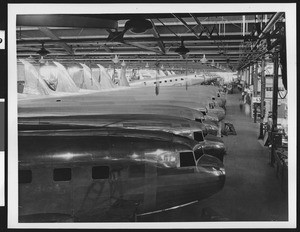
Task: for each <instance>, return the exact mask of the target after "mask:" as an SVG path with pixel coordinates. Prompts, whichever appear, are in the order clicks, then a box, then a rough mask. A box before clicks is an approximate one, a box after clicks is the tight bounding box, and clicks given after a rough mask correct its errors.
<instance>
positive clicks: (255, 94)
mask: <svg viewBox="0 0 300 232" xmlns="http://www.w3.org/2000/svg"><path fill="white" fill-rule="evenodd" d="M257 82H258V63H256V64H254V75H253V96H254V97H257V84H258V83H257Z"/></svg>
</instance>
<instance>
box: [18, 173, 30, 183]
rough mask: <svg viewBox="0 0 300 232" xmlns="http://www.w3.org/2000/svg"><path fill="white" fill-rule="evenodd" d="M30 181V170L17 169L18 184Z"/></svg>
mask: <svg viewBox="0 0 300 232" xmlns="http://www.w3.org/2000/svg"><path fill="white" fill-rule="evenodd" d="M31 181H32V172H31V170H19V184H28V183H31Z"/></svg>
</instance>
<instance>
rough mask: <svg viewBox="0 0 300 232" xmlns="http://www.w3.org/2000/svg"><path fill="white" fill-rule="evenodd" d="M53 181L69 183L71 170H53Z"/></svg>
mask: <svg viewBox="0 0 300 232" xmlns="http://www.w3.org/2000/svg"><path fill="white" fill-rule="evenodd" d="M53 180H54V181H69V180H71V168H55V169H54V170H53Z"/></svg>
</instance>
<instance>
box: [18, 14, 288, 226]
mask: <svg viewBox="0 0 300 232" xmlns="http://www.w3.org/2000/svg"><path fill="white" fill-rule="evenodd" d="M16 29H17V31H16V38H17V41H16V45H17V54H16V55H17V61H18V62H17V85H18V88H17V90H18V130H19V137H18V141H19V147H18V149H19V221H20V222H73V221H76V222H90V221H93V222H95V221H96V222H103V221H116V222H118V221H130V222H134V221H140V222H144V221H154V222H163V221H167V222H180V221H182V222H185V221H196V222H201V221H286V220H288V175H287V173H288V136H287V132H288V122H287V96H288V95H287V70H286V34H285V13H284V12H242V13H193V12H191V13H176V12H174V13H164V14H162V13H159V14H157V13H155V12H154V13H153V14H137V13H133V14H98V15H95V14H49V15H46V14H43V15H39V14H34V15H25V14H24V15H22V14H20V15H17V25H16Z"/></svg>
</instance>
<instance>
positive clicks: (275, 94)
mask: <svg viewBox="0 0 300 232" xmlns="http://www.w3.org/2000/svg"><path fill="white" fill-rule="evenodd" d="M273 59H274V77H273V97H272V98H273V99H272V132H271V135H272V136H271V139H272V140H271V141H272V150H271V157H270V158H271V159H270V165H271V166H273V165H274V162H275V149H276V142H275V137H276V134H277V109H278V52H277V51H275V53H274V57H273Z"/></svg>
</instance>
